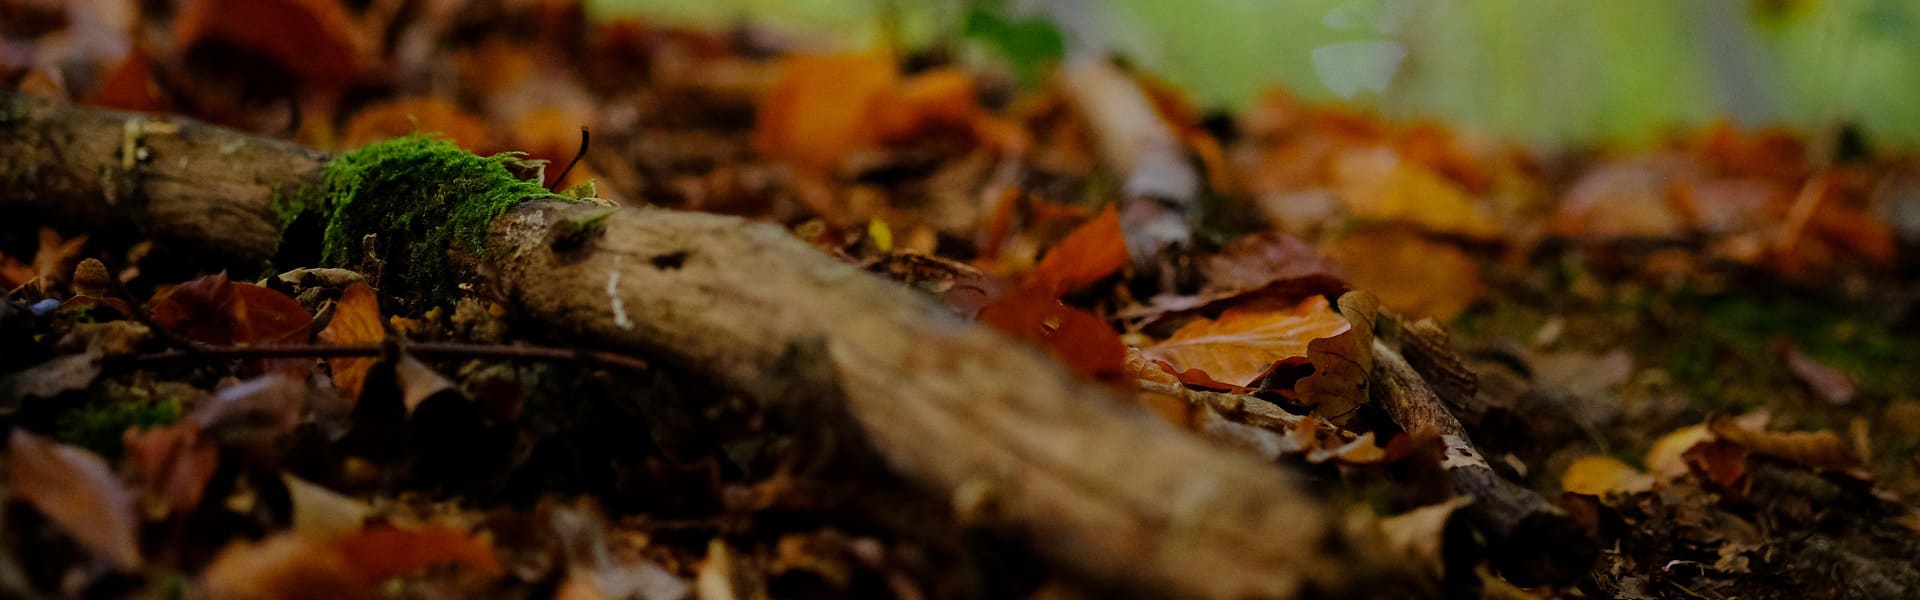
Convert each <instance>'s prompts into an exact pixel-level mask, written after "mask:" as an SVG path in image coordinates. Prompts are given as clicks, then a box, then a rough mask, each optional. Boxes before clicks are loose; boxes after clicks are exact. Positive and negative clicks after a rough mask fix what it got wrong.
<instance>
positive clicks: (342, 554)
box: [200, 526, 500, 599]
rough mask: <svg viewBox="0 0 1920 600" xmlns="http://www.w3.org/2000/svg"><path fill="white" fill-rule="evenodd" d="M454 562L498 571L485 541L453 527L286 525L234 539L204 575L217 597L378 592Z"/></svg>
mask: <svg viewBox="0 0 1920 600" xmlns="http://www.w3.org/2000/svg"><path fill="white" fill-rule="evenodd" d="M446 564H454V565H459V566H461V567H464V568H466V569H468V570H470V571H472V572H475V573H477V574H480V575H483V576H489V577H491V576H494V575H497V574H499V573H500V563H499V560H498V559H497V558H496V557H495V555H494V552H493V548H492V547H491V546H490V545H488V544H487V543H486V542H484V541H481V540H479V539H476V538H474V537H473V536H471V535H469V534H467V533H465V532H462V531H459V530H455V529H450V528H446V527H440V526H427V527H422V528H418V529H403V528H398V527H392V526H374V527H367V528H364V529H360V530H358V531H355V532H352V533H347V534H344V535H339V536H333V537H321V536H315V535H309V534H304V533H299V532H287V533H281V534H279V535H275V536H273V537H269V538H267V539H265V540H262V541H260V542H242V543H237V544H233V545H231V546H228V547H227V548H226V549H225V550H222V551H221V552H220V555H219V556H217V557H215V559H214V561H213V564H212V565H209V566H208V567H207V568H206V570H205V571H203V572H202V573H201V575H200V584H201V586H202V588H203V589H205V590H206V592H207V593H208V596H209V597H211V598H221V599H224V598H235V599H238V598H346V599H361V598H377V597H381V594H378V593H377V591H378V590H377V588H376V586H378V585H379V584H380V582H382V581H385V580H387V579H390V578H393V577H398V576H401V575H405V574H408V573H412V572H415V571H419V570H421V569H425V568H428V567H433V566H438V565H446Z"/></svg>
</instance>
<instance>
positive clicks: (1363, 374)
mask: <svg viewBox="0 0 1920 600" xmlns="http://www.w3.org/2000/svg"><path fill="white" fill-rule="evenodd" d="M1379 311H1380V301H1379V300H1377V299H1375V298H1374V297H1373V295H1372V294H1369V293H1367V292H1364V291H1359V290H1355V291H1351V292H1347V293H1346V294H1342V295H1341V296H1340V314H1339V315H1338V316H1339V317H1340V318H1341V319H1342V320H1343V321H1345V322H1347V323H1349V324H1350V326H1349V327H1348V328H1346V329H1345V330H1343V331H1341V332H1339V334H1338V335H1334V336H1331V337H1326V338H1321V339H1317V340H1313V342H1312V343H1311V344H1308V345H1307V359H1308V360H1310V361H1312V362H1313V374H1311V375H1308V376H1306V377H1305V378H1302V379H1301V380H1300V382H1299V383H1296V384H1294V386H1293V389H1294V391H1296V392H1299V396H1300V401H1301V402H1304V403H1307V404H1309V405H1312V406H1313V407H1314V408H1313V414H1315V415H1319V416H1321V417H1322V418H1326V419H1329V420H1332V421H1334V422H1335V423H1345V422H1346V419H1347V417H1348V416H1349V415H1351V414H1352V412H1353V409H1354V408H1357V407H1359V406H1360V405H1361V404H1365V403H1366V402H1367V378H1368V377H1371V376H1372V373H1373V320H1374V317H1375V316H1376V315H1378V314H1379Z"/></svg>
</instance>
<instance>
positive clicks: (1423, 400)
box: [1373, 338, 1597, 585]
mask: <svg viewBox="0 0 1920 600" xmlns="http://www.w3.org/2000/svg"><path fill="white" fill-rule="evenodd" d="M1373 378H1374V383H1375V385H1374V386H1373V400H1374V402H1376V403H1378V404H1380V406H1381V407H1382V408H1384V409H1386V411H1387V414H1388V415H1390V416H1392V417H1393V420H1394V422H1396V423H1399V424H1400V428H1401V429H1405V430H1407V432H1408V433H1409V434H1423V435H1433V436H1436V437H1438V438H1439V439H1440V441H1441V444H1442V445H1443V448H1442V451H1443V452H1444V453H1445V454H1444V455H1443V456H1442V458H1441V461H1440V466H1441V467H1442V468H1444V469H1446V474H1447V479H1448V481H1450V482H1452V483H1453V487H1454V489H1455V491H1457V492H1459V493H1462V494H1466V495H1469V496H1472V497H1473V504H1471V505H1468V506H1467V508H1466V511H1467V512H1468V514H1469V515H1471V516H1472V517H1473V519H1474V521H1475V523H1476V524H1477V525H1478V526H1479V527H1480V528H1482V529H1483V530H1485V532H1486V533H1487V534H1488V536H1489V537H1490V538H1491V539H1490V540H1489V541H1490V544H1489V546H1490V548H1489V550H1490V554H1491V556H1492V559H1493V562H1494V565H1495V566H1496V567H1498V568H1499V569H1500V570H1501V574H1502V575H1505V576H1506V577H1507V579H1509V580H1511V581H1513V582H1514V583H1517V584H1521V585H1530V584H1532V583H1535V582H1558V581H1566V580H1568V579H1571V578H1573V577H1576V576H1579V575H1580V574H1582V573H1585V572H1587V569H1588V568H1589V567H1591V566H1592V564H1593V559H1594V557H1595V555H1596V554H1597V550H1596V549H1595V548H1594V547H1593V545H1591V544H1587V543H1581V542H1582V541H1584V540H1586V539H1587V538H1586V532H1585V530H1584V528H1582V527H1581V526H1580V524H1579V523H1578V522H1576V521H1574V520H1573V518H1572V517H1570V516H1568V515H1567V513H1566V511H1563V510H1561V509H1560V507H1558V506H1554V505H1553V504H1552V503H1550V502H1547V500H1546V498H1542V497H1540V494H1537V493H1534V491H1533V490H1530V489H1527V488H1524V487H1521V486H1520V485H1519V484H1516V483H1514V482H1512V481H1509V480H1507V479H1506V478H1504V477H1501V476H1500V474H1499V473H1496V472H1494V470H1493V468H1492V467H1490V466H1488V465H1487V460H1486V458H1485V457H1482V456H1481V455H1480V451H1479V450H1478V449H1475V448H1474V446H1473V442H1472V440H1469V439H1468V438H1467V430H1466V427H1464V426H1462V425H1461V424H1460V420H1459V419H1456V418H1454V416H1453V414H1452V413H1449V412H1447V409H1446V406H1445V405H1443V404H1442V403H1441V401H1440V398H1439V397H1438V396H1436V395H1435V394H1434V393H1433V388H1431V387H1429V386H1428V385H1427V382H1426V380H1424V379H1422V378H1421V377H1420V374H1419V373H1418V372H1416V371H1414V369H1413V367H1412V366H1411V365H1409V364H1407V359H1406V358H1404V357H1402V356H1401V355H1400V353H1399V352H1398V351H1395V350H1394V349H1393V348H1391V347H1388V346H1387V345H1386V344H1385V343H1383V342H1381V341H1380V340H1379V339H1378V338H1375V339H1374V340H1373Z"/></svg>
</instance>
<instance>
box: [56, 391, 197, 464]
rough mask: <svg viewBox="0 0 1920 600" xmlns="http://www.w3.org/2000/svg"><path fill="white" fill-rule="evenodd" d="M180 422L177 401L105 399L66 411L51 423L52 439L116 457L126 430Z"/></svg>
mask: <svg viewBox="0 0 1920 600" xmlns="http://www.w3.org/2000/svg"><path fill="white" fill-rule="evenodd" d="M178 420H180V401H179V400H177V399H174V398H171V397H163V398H135V397H125V398H120V399H107V400H102V401H97V402H91V403H88V404H86V405H82V406H79V407H76V408H74V409H73V410H69V411H67V412H66V414H63V415H60V418H59V419H57V420H55V421H54V431H53V438H54V439H56V440H59V441H60V442H62V443H66V444H73V445H75V446H80V447H82V448H86V449H88V450H92V451H94V452H96V453H99V454H100V455H102V456H119V455H120V452H121V450H122V447H121V443H120V436H121V434H123V433H124V432H126V430H127V428H129V427H136V428H141V429H146V428H150V427H164V426H167V425H172V424H173V423H174V421H178Z"/></svg>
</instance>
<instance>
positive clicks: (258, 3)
mask: <svg viewBox="0 0 1920 600" xmlns="http://www.w3.org/2000/svg"><path fill="white" fill-rule="evenodd" d="M173 37H174V40H175V42H176V43H177V44H179V46H180V47H182V48H187V47H191V46H193V45H194V44H196V43H199V42H200V41H202V40H206V39H218V40H223V41H226V42H228V43H231V44H234V45H236V46H239V47H241V48H245V49H248V50H252V51H255V52H259V53H262V54H265V55H267V56H269V57H272V58H273V59H274V60H275V61H277V62H279V63H280V64H281V65H282V66H284V67H286V68H287V70H289V71H292V72H293V73H295V74H297V75H300V76H301V77H302V78H305V79H307V80H310V81H318V82H327V83H334V84H339V83H348V82H351V81H352V80H354V79H356V78H358V77H359V76H360V74H361V73H362V72H364V71H365V70H366V69H367V68H368V67H369V66H370V63H371V62H372V61H371V60H370V59H369V58H367V57H368V56H369V55H370V54H371V50H372V45H373V44H372V41H371V40H370V39H368V38H366V37H365V36H363V35H362V34H361V32H360V27H359V25H358V24H357V23H355V22H354V19H353V16H352V15H349V14H347V10H346V8H345V7H343V6H342V5H341V4H340V2H338V1H337V0H197V1H193V2H187V3H186V4H185V5H184V6H182V7H181V8H180V13H179V16H177V17H176V18H175V19H174V21H173Z"/></svg>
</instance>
